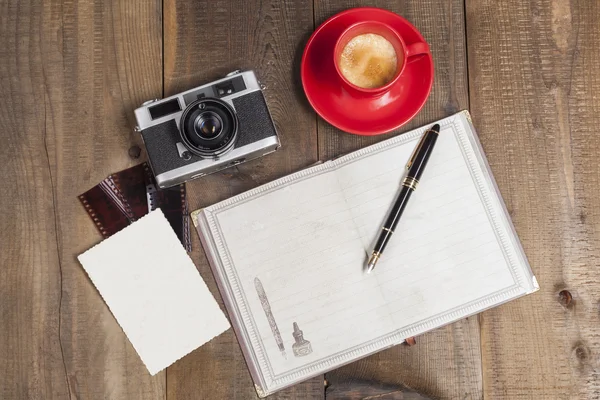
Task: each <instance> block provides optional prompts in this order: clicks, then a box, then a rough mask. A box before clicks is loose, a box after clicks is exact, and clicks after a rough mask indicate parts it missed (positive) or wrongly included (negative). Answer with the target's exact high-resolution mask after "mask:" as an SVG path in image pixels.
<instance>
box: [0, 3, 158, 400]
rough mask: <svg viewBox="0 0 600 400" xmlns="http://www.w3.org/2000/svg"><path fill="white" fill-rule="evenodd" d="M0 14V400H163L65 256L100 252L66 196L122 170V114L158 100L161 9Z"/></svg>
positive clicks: (66, 8) (5, 8)
mask: <svg viewBox="0 0 600 400" xmlns="http://www.w3.org/2000/svg"><path fill="white" fill-rule="evenodd" d="M0 7H1V9H2V10H1V12H0V15H1V17H0V18H1V19H2V24H1V28H0V29H1V33H0V37H1V38H2V40H3V43H5V45H4V46H3V47H2V49H1V50H0V52H1V56H0V68H1V69H0V80H1V82H2V84H1V85H0V92H1V93H2V97H3V101H2V102H1V105H0V126H1V127H0V130H1V131H2V132H3V135H4V136H3V138H4V143H5V145H4V146H2V150H1V151H0V163H2V165H4V166H5V168H7V169H8V171H7V172H9V173H8V174H5V175H6V176H5V182H4V184H5V186H4V187H5V189H4V190H3V191H2V193H1V194H0V213H2V214H1V218H0V224H1V226H2V229H1V231H0V232H1V233H0V242H1V244H2V248H3V249H7V251H3V257H2V260H3V261H2V268H1V269H0V274H1V278H0V310H1V313H0V316H1V317H0V318H1V322H0V393H1V395H0V397H2V398H6V399H34V398H36V399H38V398H39V399H55V398H56V399H66V398H77V399H105V398H115V399H116V398H119V399H136V398H140V399H142V398H143V399H148V398H150V399H160V398H164V397H165V374H164V373H160V374H158V375H157V376H154V377H151V376H150V375H149V374H148V372H147V370H146V368H145V367H144V365H143V364H142V362H141V360H140V359H139V357H138V356H137V354H136V352H135V350H134V349H133V347H132V346H131V344H130V343H129V341H128V340H127V339H126V337H125V335H124V333H123V332H122V330H121V328H120V327H119V325H118V324H117V322H116V321H115V319H114V318H113V316H112V314H111V313H110V311H109V310H108V308H107V307H106V305H105V303H104V302H103V301H102V298H101V297H100V296H99V294H98V292H97V291H96V290H95V288H94V286H93V285H92V284H91V282H90V281H89V279H88V278H87V276H86V275H85V273H84V271H83V269H82V268H81V266H80V265H79V263H78V262H77V260H76V258H75V257H76V255H77V254H79V253H81V252H83V251H84V250H86V249H88V248H89V247H91V246H92V245H94V244H96V243H98V242H99V241H100V239H101V238H100V235H99V234H98V232H97V231H96V229H95V227H94V225H93V223H92V222H91V221H90V219H89V217H88V216H87V214H86V213H85V211H84V209H83V208H82V207H81V205H80V204H79V201H78V199H77V195H79V194H80V193H82V192H83V191H85V190H87V189H89V188H90V187H91V186H93V185H95V184H97V183H98V182H99V181H100V180H101V179H103V178H104V177H105V176H106V175H108V174H109V173H111V172H115V171H118V170H120V169H123V168H125V167H128V166H131V165H132V164H134V163H137V162H139V160H136V161H133V160H131V159H130V158H129V156H128V153H127V151H128V149H129V147H130V146H131V145H132V143H136V142H137V139H136V138H135V136H134V135H133V133H132V127H133V114H132V111H133V108H134V107H135V106H136V105H138V104H139V103H140V102H141V101H142V100H143V99H147V98H152V97H156V96H159V95H160V92H161V86H162V77H161V65H162V61H161V58H162V55H161V48H162V44H161V20H160V16H161V3H160V0H156V1H150V2H141V1H131V2H118V1H113V2H111V1H104V2H102V1H95V2H73V1H65V2H62V1H44V2H42V1H34V0H31V1H18V2H17V1H10V2H3V3H2V5H1V6H0Z"/></svg>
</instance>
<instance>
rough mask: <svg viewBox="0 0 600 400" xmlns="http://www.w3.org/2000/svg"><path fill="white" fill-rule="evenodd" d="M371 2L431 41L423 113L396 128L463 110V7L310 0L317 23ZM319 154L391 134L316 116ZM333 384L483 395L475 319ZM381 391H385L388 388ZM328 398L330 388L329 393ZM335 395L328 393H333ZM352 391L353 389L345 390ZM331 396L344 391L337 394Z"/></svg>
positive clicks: (354, 367) (344, 373)
mask: <svg viewBox="0 0 600 400" xmlns="http://www.w3.org/2000/svg"><path fill="white" fill-rule="evenodd" d="M357 6H375V7H382V8H386V9H389V10H391V11H394V12H396V13H398V14H400V15H402V16H404V17H405V18H407V19H408V20H409V21H411V22H412V23H413V24H414V25H415V26H416V27H417V28H418V29H419V30H420V31H421V33H422V34H423V35H424V37H425V38H426V40H427V41H428V42H429V44H430V47H431V50H432V54H433V58H434V63H435V81H434V85H433V90H432V92H431V95H430V97H429V100H428V102H427V104H426V105H425V107H424V108H423V110H422V111H421V112H420V113H419V114H418V115H417V116H416V118H415V119H414V120H413V121H412V122H410V123H409V124H408V125H407V126H405V127H403V128H402V129H401V130H400V131H399V132H404V131H406V130H409V129H411V128H415V127H417V126H420V125H423V124H426V123H428V122H431V121H433V120H436V119H439V118H443V117H444V116H447V115H450V114H452V113H454V112H456V111H459V110H461V109H464V108H468V94H467V76H466V74H467V71H466V54H465V29H464V7H463V2H462V1H459V0H453V1H441V0H427V1H411V2H391V1H368V2H366V3H365V2H355V1H338V0H336V1H333V0H317V1H315V15H316V19H317V23H321V22H323V21H325V20H326V19H327V18H328V17H330V16H331V15H333V14H335V13H337V12H339V11H342V10H344V9H346V8H350V7H357ZM318 131H319V158H320V159H322V160H326V159H330V158H332V157H335V156H337V155H339V154H344V153H347V152H349V151H352V150H356V149H359V148H361V147H364V146H366V145H369V144H372V143H375V142H377V141H380V140H383V139H387V138H389V137H391V136H392V135H381V136H376V137H361V136H355V135H350V134H347V133H344V132H341V131H339V130H338V129H336V128H333V127H332V126H330V125H329V124H327V123H326V122H324V121H322V120H319V125H318ZM326 377H327V381H328V382H329V384H330V387H331V388H335V387H342V388H343V387H348V382H351V383H352V382H354V383H355V385H356V386H357V387H362V385H363V384H364V382H371V384H372V385H374V386H382V385H383V386H384V387H386V388H387V389H389V390H390V391H394V390H393V388H395V390H396V391H397V392H398V393H399V392H401V391H402V390H403V389H404V388H405V386H408V387H411V388H413V389H415V390H417V391H419V392H421V393H423V394H424V395H427V396H432V397H441V398H453V399H455V398H480V397H481V390H482V388H481V386H482V382H481V379H482V378H481V362H480V350H479V324H478V321H477V318H468V319H465V320H463V321H460V322H457V323H455V324H452V325H450V326H447V327H444V328H440V329H437V330H435V331H433V332H430V333H427V334H425V335H422V336H421V337H418V338H417V345H416V346H413V347H406V346H396V347H394V348H391V349H389V350H386V351H383V352H381V353H378V354H375V355H373V356H371V357H368V358H366V359H364V360H361V361H358V362H355V363H353V364H350V365H348V366H345V367H343V368H340V369H338V370H336V371H333V372H331V373H329V374H326ZM387 389H386V390H387ZM327 394H328V397H329V394H330V391H329V390H328V391H327ZM333 395H334V394H332V396H333ZM346 395H347V396H350V395H351V393H347V394H346ZM335 396H336V397H335V398H344V394H343V393H342V394H339V390H338V391H336V392H335Z"/></svg>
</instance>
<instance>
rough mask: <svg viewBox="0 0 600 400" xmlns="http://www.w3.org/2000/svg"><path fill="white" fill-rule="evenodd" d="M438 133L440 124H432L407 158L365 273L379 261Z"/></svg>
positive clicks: (371, 269) (417, 182)
mask: <svg viewBox="0 0 600 400" xmlns="http://www.w3.org/2000/svg"><path fill="white" fill-rule="evenodd" d="M439 133H440V125H439V124H435V125H433V126H432V127H431V128H430V129H429V130H428V131H427V132H425V133H424V134H423V137H422V138H421V140H420V141H419V143H418V144H417V147H415V150H414V151H413V153H412V155H411V157H410V158H409V160H408V163H407V164H406V170H407V172H406V177H405V178H404V180H403V181H402V187H401V189H400V193H398V197H396V201H395V202H394V206H393V207H392V209H391V211H390V214H389V215H388V217H387V219H386V220H385V223H384V224H383V227H382V228H381V232H380V234H379V238H378V239H377V242H376V243H375V247H374V248H373V253H372V254H371V258H369V262H368V264H367V273H369V272H371V271H373V269H374V268H375V265H376V264H377V261H379V258H380V257H381V255H382V254H383V250H384V249H385V246H387V244H388V242H389V240H390V238H391V237H392V234H393V233H394V229H396V225H398V221H399V220H400V217H401V216H402V212H403V211H404V209H405V208H406V204H407V203H408V199H410V195H411V194H412V192H414V191H415V189H416V188H417V185H418V184H419V179H420V178H421V175H422V174H423V170H424V169H425V166H426V165H427V161H429V156H430V155H431V151H432V150H433V146H434V145H435V141H436V140H437V138H438V135H439Z"/></svg>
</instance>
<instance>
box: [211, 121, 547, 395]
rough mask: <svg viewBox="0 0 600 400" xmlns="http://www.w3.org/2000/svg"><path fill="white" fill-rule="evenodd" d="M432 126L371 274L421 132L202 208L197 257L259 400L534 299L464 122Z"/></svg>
mask: <svg viewBox="0 0 600 400" xmlns="http://www.w3.org/2000/svg"><path fill="white" fill-rule="evenodd" d="M440 123H441V127H442V129H441V132H440V135H439V138H438V140H437V144H436V146H435V148H434V150H433V153H432V155H431V158H430V161H429V164H428V166H427V168H426V169H425V171H424V173H423V176H422V177H421V179H420V183H419V185H418V187H417V190H416V191H415V192H414V193H413V195H412V197H411V199H410V201H409V203H408V205H407V208H406V210H405V212H404V214H403V216H402V218H401V220H400V223H399V224H398V226H397V228H396V232H395V234H394V235H393V237H392V239H391V241H390V243H389V245H388V247H387V248H386V251H385V252H384V254H383V256H382V258H381V260H380V262H379V264H378V265H377V268H376V269H375V270H374V271H373V272H372V273H371V274H367V273H366V271H365V264H366V261H367V258H368V256H369V255H370V253H371V250H372V244H373V242H374V241H375V239H376V238H377V235H378V234H379V232H380V229H381V224H382V222H383V220H384V218H385V216H386V214H387V212H388V210H389V209H390V207H391V205H392V203H393V201H394V198H395V195H396V193H397V192H398V190H399V188H400V182H401V181H402V178H403V176H404V173H405V165H406V162H407V160H408V158H409V157H410V155H411V153H412V151H413V149H414V147H415V145H416V144H417V143H418V141H419V139H420V137H421V135H422V133H423V132H424V129H418V130H415V131H411V132H409V133H406V134H404V135H401V136H399V137H396V138H393V139H390V140H387V141H385V142H381V143H379V144H377V145H374V146H371V147H368V148H366V149H362V150H360V151H358V152H355V153H352V154H350V155H348V156H345V157H342V158H340V159H337V160H335V161H332V162H327V163H324V164H322V165H319V166H316V167H313V168H310V169H308V170H305V171H301V172H299V173H297V174H294V175H291V176H288V177H285V178H282V179H280V180H278V181H275V182H272V183H270V184H268V185H265V186H262V187H260V188H257V189H255V190H253V191H250V192H247V193H244V194H242V195H240V196H236V197H234V198H232V199H229V200H226V201H224V202H222V203H219V204H217V205H215V206H212V207H208V208H206V209H204V210H203V212H202V214H203V218H204V227H203V228H202V227H201V230H203V231H204V232H203V234H204V236H206V237H210V238H212V239H211V240H210V241H209V242H210V243H211V244H210V245H209V246H208V247H209V248H210V249H209V253H211V256H210V257H209V258H212V259H213V260H212V261H213V268H215V270H216V272H217V275H218V276H220V278H218V279H221V280H223V281H224V282H226V284H225V285H224V287H225V288H226V292H228V293H226V294H225V296H226V297H228V296H229V297H231V302H232V303H234V304H235V305H236V306H235V309H236V310H235V312H234V314H237V317H238V318H237V321H238V323H239V326H238V330H241V332H242V335H243V336H244V338H243V340H242V342H244V341H245V342H246V343H247V345H248V346H249V347H251V348H252V352H251V353H252V354H253V355H252V356H251V357H252V360H251V361H250V362H249V364H253V363H255V364H256V366H255V368H256V369H257V370H258V371H259V375H260V376H261V377H262V379H261V381H262V385H264V386H266V388H267V390H268V392H272V391H273V390H276V389H277V388H279V387H283V386H287V385H288V384H289V383H290V382H293V381H295V380H298V379H299V378H306V377H309V376H313V375H316V374H318V373H321V372H323V371H326V370H329V369H332V368H335V367H336V366H338V365H341V364H343V363H347V362H349V361H352V360H354V359H356V358H360V357H363V356H365V355H367V354H371V353H373V352H375V351H378V350H380V349H382V348H384V347H387V346H390V345H393V344H396V343H399V342H401V341H402V340H403V339H405V338H406V337H409V336H414V335H417V334H419V333H422V332H425V331H427V330H430V329H432V328H435V327H437V326H441V325H444V324H446V323H449V322H452V321H455V320H457V319H460V318H464V317H465V316H467V315H470V314H473V313H476V312H479V311H481V310H483V309H486V308H489V307H491V306H493V305H496V304H500V303H502V302H504V301H507V300H509V299H511V298H514V297H517V296H519V295H522V294H525V293H528V292H531V291H533V290H535V289H536V284H535V282H534V278H533V276H532V275H531V273H530V270H529V266H528V264H527V261H526V259H525V257H524V255H523V253H522V249H521V248H520V245H519V243H518V239H517V237H516V234H515V233H514V231H513V228H512V225H511V224H510V221H509V220H508V219H507V217H506V213H505V209H504V207H503V205H502V203H501V199H500V197H499V195H498V194H497V189H496V187H495V184H494V182H493V179H492V178H491V174H490V173H489V170H488V168H487V164H486V162H485V159H484V158H483V153H482V152H481V150H480V148H479V144H478V142H477V139H476V136H475V135H474V132H473V131H472V130H471V125H470V121H469V120H468V115H467V114H466V113H459V114H457V115H455V116H452V117H449V118H447V119H444V120H442V121H440ZM201 235H202V234H201ZM205 247H206V246H205ZM257 281H258V282H259V284H260V287H261V289H259V288H257V285H258V283H257ZM261 291H262V293H261ZM265 299H266V301H265ZM294 323H296V325H297V327H298V328H299V330H301V331H302V334H303V336H302V339H303V340H304V341H308V342H309V343H310V345H307V344H306V343H305V342H304V341H303V340H302V339H301V340H298V339H297V336H298V329H297V330H296V332H294ZM294 344H296V346H294ZM242 346H243V345H242ZM299 349H301V350H303V352H304V353H306V354H301V355H298V354H297V353H298V350H299ZM295 350H296V351H295ZM251 369H252V367H251Z"/></svg>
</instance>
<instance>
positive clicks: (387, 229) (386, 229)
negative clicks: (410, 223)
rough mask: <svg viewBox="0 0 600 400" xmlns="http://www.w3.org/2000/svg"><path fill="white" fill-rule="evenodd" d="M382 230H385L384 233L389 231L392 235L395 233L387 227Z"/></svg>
mask: <svg viewBox="0 0 600 400" xmlns="http://www.w3.org/2000/svg"><path fill="white" fill-rule="evenodd" d="M381 229H382V230H384V231H388V232H390V233H394V231H393V230H391V229H390V228H386V227H385V226H384V227H383V228H381Z"/></svg>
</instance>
